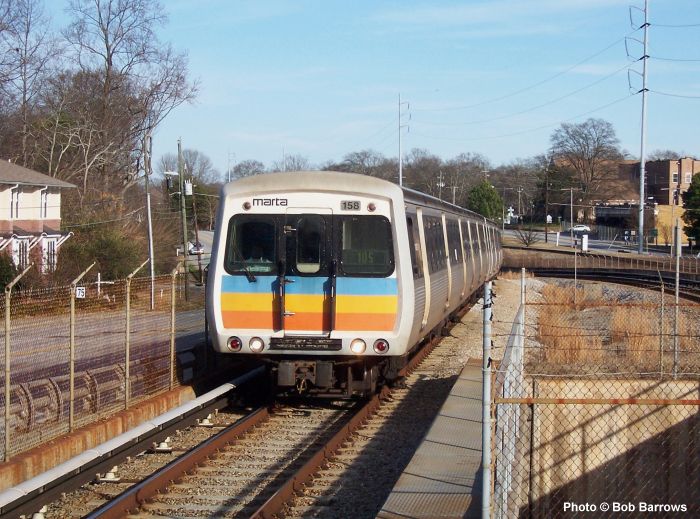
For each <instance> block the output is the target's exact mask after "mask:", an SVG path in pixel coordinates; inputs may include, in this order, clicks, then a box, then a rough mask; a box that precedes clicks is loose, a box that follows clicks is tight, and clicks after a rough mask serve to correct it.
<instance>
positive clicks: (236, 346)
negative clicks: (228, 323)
mask: <svg viewBox="0 0 700 519" xmlns="http://www.w3.org/2000/svg"><path fill="white" fill-rule="evenodd" d="M226 346H228V349H229V350H231V351H241V348H242V347H243V342H241V340H240V339H239V338H238V337H229V338H228V341H226Z"/></svg>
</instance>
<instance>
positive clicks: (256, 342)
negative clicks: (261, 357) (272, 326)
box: [248, 337, 265, 353]
mask: <svg viewBox="0 0 700 519" xmlns="http://www.w3.org/2000/svg"><path fill="white" fill-rule="evenodd" d="M248 347H249V348H250V351H252V352H253V353H260V352H261V351H263V349H264V348H265V342H263V340H262V339H261V338H260V337H253V338H252V339H250V341H248Z"/></svg>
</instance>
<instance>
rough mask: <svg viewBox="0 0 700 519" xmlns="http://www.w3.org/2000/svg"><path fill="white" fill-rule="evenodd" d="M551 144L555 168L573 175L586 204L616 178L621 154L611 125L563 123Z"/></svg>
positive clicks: (589, 122)
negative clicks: (609, 180)
mask: <svg viewBox="0 0 700 519" xmlns="http://www.w3.org/2000/svg"><path fill="white" fill-rule="evenodd" d="M550 140H551V145H552V146H551V155H552V157H553V159H554V162H555V164H556V166H557V167H559V168H565V169H569V170H571V171H572V172H573V178H574V179H575V181H576V183H577V185H578V187H579V188H580V189H581V191H582V200H583V201H584V202H590V201H592V200H593V199H594V198H596V196H598V195H599V194H601V188H602V187H603V186H604V185H605V181H606V180H608V179H610V178H613V177H614V176H615V175H616V173H617V163H618V161H619V160H620V159H621V158H622V154H621V152H620V149H619V141H618V139H617V137H616V135H615V129H614V128H613V126H612V124H610V123H609V122H607V121H604V120H603V119H588V120H586V121H584V122H582V123H578V124H569V123H563V124H562V125H561V127H560V128H558V129H557V130H555V131H554V133H553V134H552V136H551V139H550Z"/></svg>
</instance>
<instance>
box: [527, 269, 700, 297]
mask: <svg viewBox="0 0 700 519" xmlns="http://www.w3.org/2000/svg"><path fill="white" fill-rule="evenodd" d="M528 272H531V273H532V274H534V275H535V276H537V277H551V278H564V279H569V278H573V277H574V269H554V268H534V269H528ZM575 275H576V277H577V278H578V279H585V280H587V281H611V282H614V283H619V284H621V285H630V286H636V287H641V288H646V289H649V290H660V285H659V276H658V273H656V272H654V273H652V272H650V273H649V274H644V273H641V272H640V271H633V272H630V271H619V270H609V271H601V270H597V269H578V270H577V272H576V274H575ZM662 280H663V283H664V285H665V286H666V287H670V288H673V287H674V282H675V281H674V280H672V279H671V278H670V277H667V279H664V277H663V275H662ZM679 296H680V297H682V298H684V299H687V300H690V301H694V302H700V283H697V282H695V283H694V282H692V281H688V280H685V282H684V283H683V284H682V288H681V290H680V292H679Z"/></svg>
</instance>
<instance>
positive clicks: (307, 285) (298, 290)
mask: <svg viewBox="0 0 700 519" xmlns="http://www.w3.org/2000/svg"><path fill="white" fill-rule="evenodd" d="M286 279H287V281H289V282H290V283H288V284H287V285H286V286H285V287H284V292H285V294H307V295H314V294H316V295H323V294H324V293H328V294H330V292H331V283H330V279H329V278H327V277H320V278H317V277H298V276H287V278H286ZM324 285H325V291H324Z"/></svg>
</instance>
